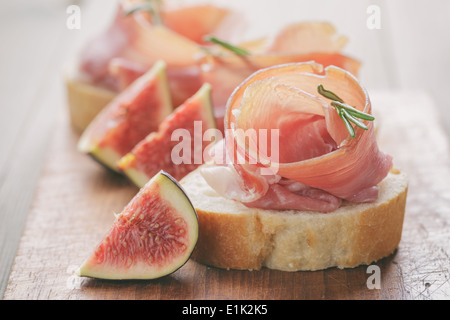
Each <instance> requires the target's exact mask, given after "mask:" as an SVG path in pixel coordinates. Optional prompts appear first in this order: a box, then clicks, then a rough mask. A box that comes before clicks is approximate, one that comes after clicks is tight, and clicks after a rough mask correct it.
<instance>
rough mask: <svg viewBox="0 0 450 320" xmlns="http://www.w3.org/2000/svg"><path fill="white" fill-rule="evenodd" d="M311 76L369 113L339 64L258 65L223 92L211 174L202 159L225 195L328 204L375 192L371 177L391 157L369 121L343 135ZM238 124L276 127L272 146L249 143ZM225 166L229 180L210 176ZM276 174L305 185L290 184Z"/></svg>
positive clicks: (376, 178)
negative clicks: (218, 154) (220, 153)
mask: <svg viewBox="0 0 450 320" xmlns="http://www.w3.org/2000/svg"><path fill="white" fill-rule="evenodd" d="M319 84H322V85H323V86H324V87H326V88H328V89H329V90H331V91H333V92H335V93H336V94H338V95H339V96H340V97H341V98H342V99H343V100H344V101H345V102H346V103H348V104H349V105H351V106H354V107H355V108H356V109H358V110H360V111H362V112H364V113H368V114H370V113H371V103H370V100H369V97H368V94H367V92H366V91H365V89H364V88H363V87H362V86H361V85H360V84H359V82H358V80H357V79H356V78H355V77H354V76H353V75H352V74H351V73H349V72H348V71H345V70H343V69H341V68H338V67H335V66H329V67H327V68H325V69H323V66H321V65H319V64H316V63H290V64H284V65H281V66H275V67H271V68H266V69H263V70H260V71H258V72H256V73H254V74H253V75H252V76H251V77H249V78H247V80H246V81H244V82H243V83H242V84H241V85H240V86H239V87H238V88H236V90H235V91H234V92H233V94H232V96H231V97H230V99H229V100H228V104H227V109H226V114H225V122H224V125H225V140H224V142H223V143H224V146H225V148H226V153H227V157H228V158H227V159H228V162H227V163H225V164H223V163H222V164H219V165H217V164H216V165H214V164H213V165H211V166H212V167H215V168H216V169H215V174H216V179H211V178H210V177H211V175H209V174H208V171H211V170H212V169H211V168H208V167H206V168H205V169H204V170H205V174H204V177H205V179H206V181H207V182H208V183H209V184H210V185H211V186H212V187H213V188H215V189H216V190H219V191H220V193H221V194H222V195H224V196H226V197H228V198H231V199H234V200H237V201H240V202H242V203H244V204H245V205H247V206H258V207H259V206H262V207H266V206H267V207H268V208H271V209H273V208H278V209H287V208H289V209H298V210H311V208H315V209H314V210H317V211H323V212H329V211H332V210H333V209H335V208H337V207H338V206H339V205H340V200H339V199H343V200H347V201H354V202H367V201H373V200H374V199H376V198H377V184H378V183H379V182H380V181H381V180H383V179H384V177H385V176H386V175H387V174H388V172H389V170H390V168H391V166H392V158H391V157H390V156H389V155H387V154H385V153H383V152H381V151H380V150H379V149H378V146H377V143H376V139H375V132H374V128H373V122H371V121H365V122H366V125H367V127H368V129H367V130H363V129H362V128H359V127H358V128H356V129H355V133H356V134H355V137H354V138H352V137H351V136H350V135H349V132H348V131H347V129H346V126H345V124H344V123H343V121H342V119H341V118H340V117H339V116H338V114H337V113H336V111H335V109H334V108H333V107H332V106H331V104H330V102H331V101H330V100H328V99H326V98H324V97H323V96H321V95H319V94H318V93H317V87H318V85H319ZM239 130H242V131H244V132H245V131H247V130H255V131H256V132H259V130H277V131H278V132H279V145H278V148H279V152H275V151H278V150H277V149H274V148H273V146H268V147H267V148H265V150H263V149H261V148H260V147H259V144H252V143H249V141H248V140H246V138H248V137H242V136H241V135H239V134H237V132H238V131H239ZM257 138H259V137H257ZM255 146H256V147H255ZM243 160H245V161H243ZM269 164H270V165H269ZM267 169H270V170H267ZM225 170H228V173H230V172H231V173H232V175H230V176H229V177H228V179H227V180H226V181H228V182H229V186H223V185H222V186H220V187H217V184H218V183H219V182H218V178H217V177H218V176H219V175H220V174H221V172H222V173H223V174H225ZM263 171H264V173H263ZM268 172H269V173H268ZM271 177H272V178H271ZM273 177H278V178H277V179H273ZM273 181H277V182H273ZM280 181H284V182H286V181H288V182H289V184H291V186H296V184H295V183H299V185H298V186H303V185H304V186H307V188H306V189H301V188H300V189H299V190H300V192H299V190H297V191H295V190H293V189H289V188H286V185H282V184H280ZM305 190H308V192H305ZM312 190H314V191H312ZM303 197H306V198H308V199H307V201H306V200H305V199H302V198H303Z"/></svg>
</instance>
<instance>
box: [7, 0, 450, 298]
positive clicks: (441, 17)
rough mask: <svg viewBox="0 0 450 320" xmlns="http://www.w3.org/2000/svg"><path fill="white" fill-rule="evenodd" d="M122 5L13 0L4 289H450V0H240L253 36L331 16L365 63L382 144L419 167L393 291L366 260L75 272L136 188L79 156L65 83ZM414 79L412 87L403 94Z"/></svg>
mask: <svg viewBox="0 0 450 320" xmlns="http://www.w3.org/2000/svg"><path fill="white" fill-rule="evenodd" d="M177 1H178V0H177ZM180 1H181V0H180ZM200 1H201V0H200ZM186 2H195V0H189V1H188V0H186ZM211 2H215V3H221V4H223V3H224V2H223V1H221V0H211ZM116 3H117V2H116V1H111V0H89V1H87V0H64V1H60V0H58V1H56V0H35V1H33V2H32V3H31V2H30V1H27V0H17V1H4V2H2V3H1V4H0V6H1V10H0V17H1V24H2V26H3V28H0V38H1V41H2V44H3V46H2V50H0V69H1V70H2V73H1V77H0V93H1V94H0V132H1V134H0V297H3V298H5V299H107V298H109V299H147V298H149V299H157V298H167V299H174V298H176V299H183V298H185V299H190V298H193V299H213V298H223V299H233V298H235V299H240V298H270V299H277V298H284V299H302V298H305V299H312V298H319V299H333V298H336V299H354V298H356V299H358V298H361V299H448V298H449V295H450V288H449V287H450V284H449V277H450V275H449V260H450V259H449V252H450V250H449V249H450V245H449V244H450V235H449V233H450V231H449V229H450V228H449V221H450V192H449V191H448V188H447V184H448V181H449V178H450V173H449V170H450V169H449V168H450V152H449V149H448V148H449V141H448V138H447V137H448V133H449V132H450V131H449V128H450V125H448V124H450V113H449V112H448V110H449V109H448V108H449V105H448V98H447V90H446V88H448V87H449V85H450V83H449V79H450V78H449V77H448V76H446V75H445V72H443V71H445V70H447V69H448V67H449V63H450V60H449V59H448V53H449V48H450V47H449V42H448V41H442V37H433V36H430V35H432V34H435V33H436V30H440V31H442V32H445V30H448V28H449V20H448V17H447V15H448V11H449V10H448V9H449V8H450V1H446V0H436V1H434V2H433V4H432V5H430V4H429V3H428V2H427V1H411V0H397V1H387V0H340V1H335V0H321V1H312V0H298V1H295V2H291V1H282V2H280V3H277V6H273V2H271V1H263V0H246V1H239V0H236V1H233V0H229V1H227V4H229V5H230V6H231V7H234V8H236V9H238V10H240V11H242V12H251V13H252V14H251V15H250V16H249V17H247V18H249V19H248V20H249V21H248V22H249V24H248V25H246V26H244V27H245V28H248V29H249V32H248V33H247V35H252V36H253V35H254V34H255V35H260V34H263V35H265V34H266V32H268V31H273V30H275V29H276V28H279V27H281V26H283V25H284V24H286V23H288V22H293V21H304V20H322V21H329V22H331V23H332V24H334V25H335V27H336V29H337V30H338V31H339V33H341V34H345V35H346V36H348V38H349V44H348V46H347V47H346V50H345V51H346V53H348V54H350V55H352V56H354V57H356V58H358V59H361V61H362V62H363V68H362V72H361V79H362V82H363V84H364V85H365V86H366V87H367V88H369V89H370V92H371V97H372V100H373V102H374V105H375V107H376V110H378V111H380V113H381V114H380V115H379V116H378V118H379V119H378V120H379V121H378V123H379V125H380V130H379V138H380V145H381V146H382V147H383V148H384V149H385V150H386V151H387V152H389V153H391V154H393V155H394V157H395V162H396V165H397V166H399V167H401V168H402V169H404V170H405V171H407V172H408V173H409V176H410V189H409V195H408V203H407V212H406V217H405V224H404V233H403V238H402V242H401V243H400V247H399V249H398V251H397V252H396V253H395V254H394V255H393V256H391V257H389V258H386V259H384V260H382V261H379V262H377V264H376V265H377V266H379V267H380V269H381V275H382V286H381V289H379V290H377V289H374V290H370V289H368V288H367V285H366V281H367V279H368V277H369V274H368V273H367V268H366V267H359V268H356V269H351V270H337V269H330V270H326V271H318V272H306V273H283V272H277V271H270V270H261V271H258V272H240V271H230V272H226V271H224V270H217V269H214V268H208V267H205V266H202V265H199V264H197V263H195V262H194V261H189V263H188V264H186V265H185V266H184V267H183V268H182V269H180V270H179V271H177V272H176V273H174V274H173V275H171V276H169V277H166V278H163V279H160V280H155V281H143V282H139V281H126V282H120V283H118V282H113V281H97V280H92V279H82V278H77V277H75V276H74V275H73V270H74V269H75V267H77V266H78V265H79V264H80V263H81V261H82V260H83V259H84V258H85V257H86V255H87V254H88V252H89V251H90V250H91V249H92V246H94V245H95V244H96V243H97V241H98V240H99V239H100V237H101V236H102V235H103V233H104V232H105V230H106V229H107V228H108V227H109V225H110V224H111V222H112V221H113V213H114V212H119V211H120V210H121V209H122V208H123V206H124V205H125V204H126V203H127V201H128V200H129V199H131V197H132V196H133V195H134V193H135V192H136V189H135V188H134V187H133V186H131V185H130V184H129V183H128V182H127V181H126V180H125V179H123V178H122V177H120V176H117V175H113V174H111V173H109V172H107V171H105V170H104V169H103V168H101V167H100V166H98V164H97V163H95V162H93V161H92V160H91V159H90V158H88V157H85V156H83V155H80V154H78V153H77V152H76V150H75V144H76V141H77V138H78V137H77V136H76V135H75V134H74V133H73V132H72V130H71V128H70V126H69V122H68V119H67V114H66V111H67V110H66V108H65V99H64V97H63V93H64V90H63V88H62V81H61V80H62V79H61V78H62V77H61V70H62V66H63V65H64V64H65V62H66V61H67V60H68V59H69V58H71V57H73V56H74V55H75V54H76V52H77V49H79V48H80V46H81V45H82V44H84V43H85V41H86V40H87V39H88V38H90V37H91V36H92V35H93V34H95V33H96V32H98V31H99V30H102V29H103V28H104V26H106V25H107V24H108V23H109V21H110V19H111V17H112V16H113V14H114V11H115V7H116ZM72 4H76V5H80V7H81V9H82V28H81V29H80V30H68V29H67V28H66V18H67V14H66V8H67V7H68V6H69V5H72ZM372 4H375V5H378V6H380V9H381V13H382V16H381V18H382V20H381V21H382V28H381V29H379V30H368V29H367V28H366V19H367V13H366V9H367V8H368V6H369V5H372ZM430 8H432V9H435V10H430ZM269 21H270V23H268V22H269ZM245 30H247V29H245ZM430 48H433V53H432V58H430ZM405 88H408V90H410V91H411V92H403V93H402V92H399V90H404V89H405ZM373 89H383V90H386V89H388V90H391V91H387V92H385V93H380V92H373ZM421 90H424V92H426V93H422V91H421ZM418 91H419V93H417V92H418ZM430 97H432V100H431V98H430ZM56 116H59V118H57V117H56ZM56 119H57V121H56ZM55 122H56V127H55ZM444 124H447V125H444ZM446 131H447V135H446V134H445V133H446ZM49 146H50V150H47V149H48V147H49ZM42 164H44V167H43V170H41V169H42Z"/></svg>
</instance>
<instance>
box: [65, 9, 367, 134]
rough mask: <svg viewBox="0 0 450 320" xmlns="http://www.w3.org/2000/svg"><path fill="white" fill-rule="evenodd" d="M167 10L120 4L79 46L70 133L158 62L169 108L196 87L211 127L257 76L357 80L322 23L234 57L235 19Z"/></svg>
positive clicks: (69, 79)
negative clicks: (295, 73) (291, 72)
mask: <svg viewBox="0 0 450 320" xmlns="http://www.w3.org/2000/svg"><path fill="white" fill-rule="evenodd" d="M175 3H176V2H172V1H164V2H163V1H154V0H121V1H119V6H118V9H117V12H116V15H115V17H114V19H113V21H112V23H111V24H110V26H109V27H108V28H107V29H106V30H105V31H104V32H103V33H101V34H99V35H97V36H95V37H93V38H92V39H90V41H88V42H87V43H86V44H85V45H84V46H83V48H82V50H81V52H80V53H79V55H78V56H77V57H76V59H75V61H74V63H73V65H71V66H70V68H68V70H67V72H66V75H65V81H66V89H67V96H68V104H69V110H70V116H71V121H72V124H73V126H74V127H75V128H76V129H77V130H78V131H83V130H84V129H85V128H86V127H87V125H88V124H89V123H90V122H91V121H92V120H93V118H94V117H95V116H96V115H97V114H98V113H99V112H100V110H102V109H103V108H104V107H105V106H106V105H107V104H108V103H109V102H110V101H111V100H112V99H113V98H114V97H115V96H116V95H117V94H118V93H120V92H122V91H123V90H124V89H125V88H126V87H127V86H129V85H130V84H131V83H132V82H133V81H135V80H136V79H137V78H139V77H140V76H142V75H143V74H145V73H146V72H147V71H148V70H149V69H150V68H151V67H153V65H154V64H155V63H156V62H157V61H158V60H163V61H164V62H165V63H166V65H167V76H168V80H169V87H170V94H171V100H172V103H173V105H174V107H177V106H179V105H181V104H182V103H183V102H184V101H185V100H186V99H188V98H189V97H191V96H192V95H193V94H195V93H196V92H197V91H198V90H199V89H200V87H201V86H202V85H203V84H204V83H210V84H211V85H212V87H213V90H212V100H213V105H214V112H215V115H216V118H217V120H218V123H219V124H222V123H223V116H224V110H225V105H226V101H227V99H228V97H229V96H230V94H231V93H232V91H233V90H234V88H235V87H236V86H237V85H238V84H239V83H241V82H242V81H243V80H244V79H245V78H246V77H247V76H249V75H250V74H251V73H253V72H255V71H257V70H259V69H261V68H266V67H270V66H273V65H277V64H281V63H287V62H304V61H310V60H314V61H316V62H318V63H320V64H322V65H324V66H327V65H336V66H339V67H341V68H344V69H346V70H348V71H350V72H352V73H353V74H355V75H356V74H357V73H358V69H359V65H360V64H359V62H358V61H356V60H355V59H353V58H351V57H348V56H346V55H343V54H342V53H341V51H342V49H343V47H344V45H345V44H346V42H347V39H346V38H345V37H344V36H340V35H337V34H336V31H335V30H334V28H333V27H332V26H331V25H330V24H328V23H321V22H320V23H319V22H308V23H297V24H293V25H288V26H286V28H284V29H283V30H280V32H279V33H278V34H277V35H275V36H274V37H270V38H269V37H268V38H264V39H258V40H255V41H247V42H243V43H239V44H238V47H239V48H241V49H243V51H239V52H236V51H233V47H234V46H227V42H224V41H230V40H229V38H230V36H229V34H231V33H233V31H234V30H232V29H233V27H232V26H237V25H239V21H240V19H242V18H243V15H242V14H240V13H237V12H232V11H230V10H228V9H225V8H220V7H216V6H213V5H194V6H183V7H182V6H175V5H174V4H175ZM151 6H157V7H151ZM155 9H157V10H155ZM155 13H159V14H158V15H155ZM217 37H219V38H221V40H220V39H218V38H217ZM222 40H224V41H222ZM230 49H231V50H230ZM243 55H244V56H245V59H242V56H243ZM219 129H223V128H219Z"/></svg>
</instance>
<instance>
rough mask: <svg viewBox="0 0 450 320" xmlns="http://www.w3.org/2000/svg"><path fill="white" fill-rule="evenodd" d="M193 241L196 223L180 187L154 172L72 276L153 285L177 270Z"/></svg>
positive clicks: (196, 237)
mask: <svg viewBox="0 0 450 320" xmlns="http://www.w3.org/2000/svg"><path fill="white" fill-rule="evenodd" d="M197 239H198V218H197V214H196V211H195V209H194V207H193V206H192V204H191V202H190V200H189V198H188V197H187V196H186V194H185V192H184V191H183V189H182V187H181V186H180V185H179V184H178V182H177V181H176V180H175V179H174V178H172V177H171V176H170V175H169V174H168V173H166V172H164V171H160V172H159V173H157V174H156V175H155V176H154V177H153V178H151V179H150V180H149V181H148V182H147V184H145V185H144V187H142V188H141V189H140V190H139V192H138V193H137V194H136V196H135V197H134V198H133V199H132V200H131V201H130V202H129V203H128V204H127V205H126V207H125V208H124V209H123V211H122V212H121V213H120V214H118V215H117V216H116V219H115V221H114V223H113V225H112V226H111V228H110V229H109V231H108V232H107V233H106V235H105V236H104V238H103V239H102V240H101V242H100V243H99V244H98V245H97V247H96V249H95V250H94V252H93V253H92V254H91V255H90V256H89V258H88V259H87V260H86V261H85V262H84V263H83V265H82V266H81V267H80V268H79V269H78V270H77V272H76V273H77V274H78V275H79V276H84V277H92V278H100V279H155V278H160V277H163V276H165V275H168V274H170V273H172V272H174V271H176V270H177V269H179V268H180V267H181V266H183V265H184V264H185V263H186V262H187V261H188V259H189V257H190V256H191V253H192V251H193V250H194V248H195V245H196V243H197Z"/></svg>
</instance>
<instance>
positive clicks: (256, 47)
mask: <svg viewBox="0 0 450 320" xmlns="http://www.w3.org/2000/svg"><path fill="white" fill-rule="evenodd" d="M346 42H347V39H346V38H345V37H344V36H339V35H336V31H335V29H334V28H333V26H331V25H330V24H328V23H322V22H308V23H297V24H292V25H288V26H287V27H286V28H284V29H283V30H281V31H280V32H279V33H278V34H277V35H276V36H275V37H274V38H273V39H259V40H257V41H254V42H250V43H243V44H242V45H240V47H243V48H247V49H248V50H249V51H250V52H251V54H250V55H248V56H238V55H235V54H221V55H209V56H205V57H204V58H203V60H201V61H200V63H201V64H202V79H203V81H204V82H208V83H210V84H212V86H213V88H214V90H213V96H212V99H213V105H214V108H215V114H216V117H217V118H218V119H220V120H218V122H219V123H221V120H222V118H223V116H224V112H225V105H226V102H227V100H228V98H229V97H230V95H231V93H232V92H233V90H234V89H235V88H236V87H237V86H238V85H239V84H240V83H241V82H242V81H243V80H244V79H245V78H247V77H249V76H250V75H251V74H252V73H254V72H256V71H257V70H260V69H264V68H268V67H271V66H275V65H280V64H285V63H293V62H308V61H314V62H316V63H318V64H321V65H323V66H324V67H326V66H329V65H334V66H337V67H340V68H342V69H345V70H347V71H349V72H350V73H352V74H353V75H356V76H357V75H358V71H359V67H360V63H359V61H357V60H355V59H353V58H351V57H349V56H346V55H344V54H342V53H341V51H342V48H343V47H344V45H345V44H346Z"/></svg>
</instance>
